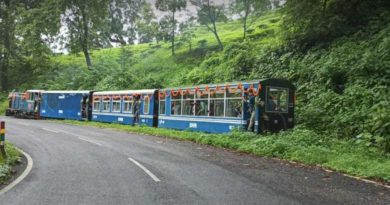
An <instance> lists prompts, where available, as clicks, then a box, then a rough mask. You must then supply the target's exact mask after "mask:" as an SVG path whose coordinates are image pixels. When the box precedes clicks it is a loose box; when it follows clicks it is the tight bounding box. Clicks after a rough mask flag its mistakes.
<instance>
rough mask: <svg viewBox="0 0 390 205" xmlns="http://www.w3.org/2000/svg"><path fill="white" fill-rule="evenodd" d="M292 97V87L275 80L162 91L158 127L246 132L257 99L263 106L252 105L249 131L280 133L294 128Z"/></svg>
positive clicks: (216, 131) (284, 82)
mask: <svg viewBox="0 0 390 205" xmlns="http://www.w3.org/2000/svg"><path fill="white" fill-rule="evenodd" d="M271 95H272V97H273V99H272V100H271ZM293 96H294V87H293V86H292V85H291V84H290V83H289V82H287V81H284V80H276V79H265V80H260V81H253V82H242V83H232V84H219V85H201V86H196V87H185V88H175V89H164V90H161V91H160V94H159V120H158V127H164V128H174V129H180V130H194V131H205V132H214V133H221V132H229V131H231V130H233V129H247V128H248V124H249V122H250V118H251V115H252V114H253V113H252V112H251V111H250V108H249V106H250V105H249V104H250V103H251V102H250V101H252V103H253V102H254V100H255V99H254V98H257V99H258V100H257V101H258V103H259V104H261V105H262V106H259V105H253V107H255V110H254V111H255V112H254V114H255V119H254V120H255V122H254V124H255V125H254V126H253V127H252V128H251V129H252V130H254V131H256V132H261V131H265V130H269V131H279V130H280V129H287V128H292V127H293V122H294V120H293V112H294V105H293V104H294V102H293V99H294V97H293ZM271 104H272V106H273V107H271ZM267 105H268V106H267Z"/></svg>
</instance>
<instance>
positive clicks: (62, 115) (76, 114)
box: [40, 90, 93, 120]
mask: <svg viewBox="0 0 390 205" xmlns="http://www.w3.org/2000/svg"><path fill="white" fill-rule="evenodd" d="M92 93H93V92H92V91H88V90H85V91H44V92H42V99H41V109H40V114H41V117H44V118H56V119H69V120H88V119H90V116H91V115H90V114H89V113H90V111H91V110H92V108H91V106H92V105H91V104H90V102H91V98H92Z"/></svg>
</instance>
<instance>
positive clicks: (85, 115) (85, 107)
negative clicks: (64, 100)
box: [81, 95, 88, 120]
mask: <svg viewBox="0 0 390 205" xmlns="http://www.w3.org/2000/svg"><path fill="white" fill-rule="evenodd" d="M81 118H82V119H83V120H86V119H87V118H88V95H83V98H82V99H81Z"/></svg>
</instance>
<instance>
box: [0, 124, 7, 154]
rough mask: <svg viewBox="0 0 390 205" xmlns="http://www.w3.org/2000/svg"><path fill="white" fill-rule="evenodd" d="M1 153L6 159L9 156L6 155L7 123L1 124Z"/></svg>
mask: <svg viewBox="0 0 390 205" xmlns="http://www.w3.org/2000/svg"><path fill="white" fill-rule="evenodd" d="M0 152H1V155H2V156H3V157H4V158H5V157H7V154H6V153H5V122H4V121H1V122H0Z"/></svg>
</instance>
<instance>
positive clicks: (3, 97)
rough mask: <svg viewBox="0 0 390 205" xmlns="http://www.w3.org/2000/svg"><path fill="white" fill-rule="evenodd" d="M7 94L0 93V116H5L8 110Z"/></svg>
mask: <svg viewBox="0 0 390 205" xmlns="http://www.w3.org/2000/svg"><path fill="white" fill-rule="evenodd" d="M7 95H8V94H7V93H1V92H0V115H4V114H5V110H6V109H7V108H8V101H7Z"/></svg>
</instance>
